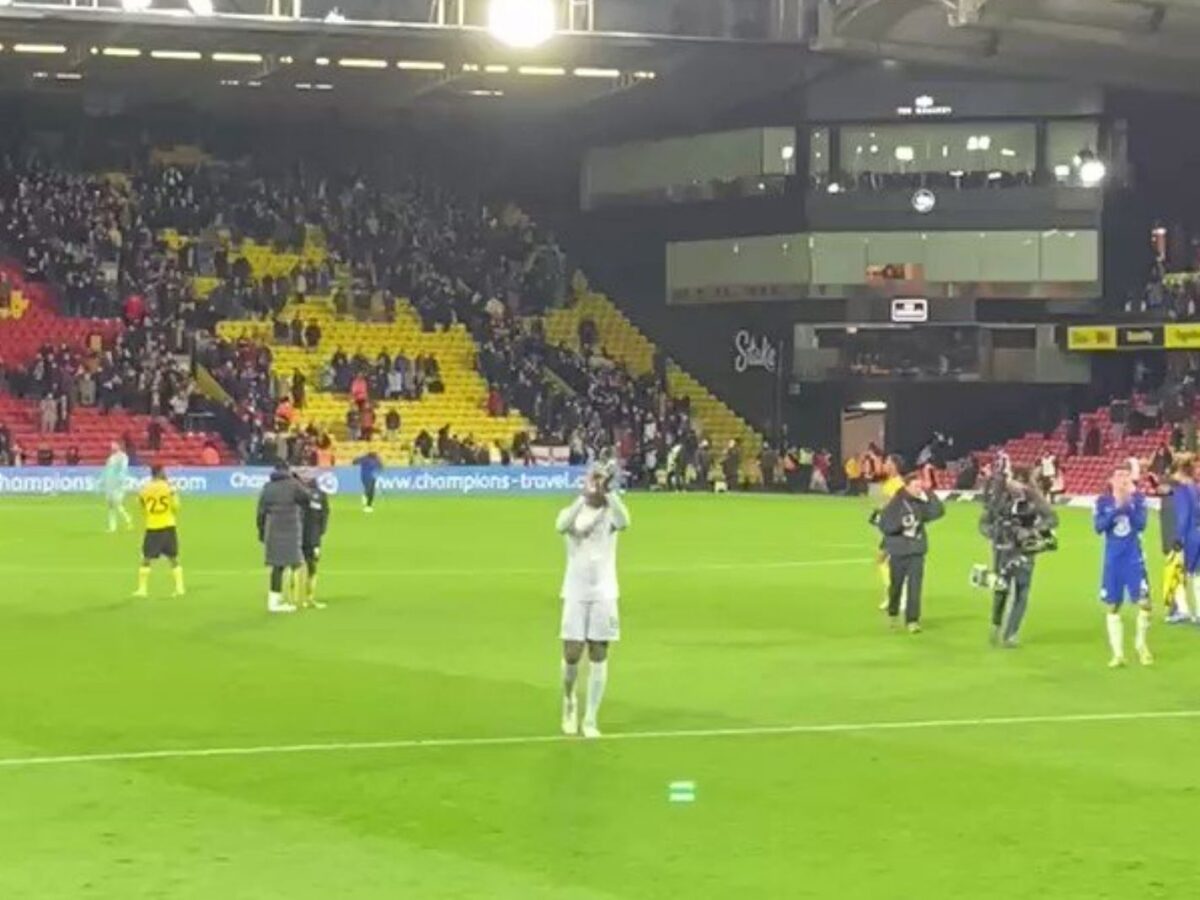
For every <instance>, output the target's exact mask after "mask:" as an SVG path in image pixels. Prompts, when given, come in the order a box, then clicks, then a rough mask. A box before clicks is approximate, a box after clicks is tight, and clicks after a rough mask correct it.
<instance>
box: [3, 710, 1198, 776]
mask: <svg viewBox="0 0 1200 900" xmlns="http://www.w3.org/2000/svg"><path fill="white" fill-rule="evenodd" d="M1197 718H1200V709H1178V710H1160V711H1156V712H1116V713H1066V714H1063V715H1051V716H996V717H992V718H979V719H915V720H899V721H893V722H832V723H827V724H810V725H763V726H750V727H746V728H693V729H680V730H678V731H629V732H625V733H621V732H615V733H608V734H605V735H604V736H603V737H601V738H596V739H593V740H591V741H584V740H581V739H579V738H574V737H566V736H564V735H559V734H543V735H518V736H510V737H479V738H410V739H406V740H395V741H344V742H338V743H327V744H279V745H266V746H259V747H207V748H198V749H186V748H184V749H165V750H134V751H130V752H124V753H121V752H118V753H78V754H71V755H61V756H11V757H0V768H8V769H16V768H29V767H34V766H53V765H70V764H73V763H104V762H138V761H145V760H160V759H162V760H166V759H206V758H213V757H235V756H272V755H284V754H290V753H338V752H353V751H361V750H421V749H437V748H464V747H513V746H517V747H519V746H532V745H535V744H565V743H568V742H570V743H612V742H614V741H649V740H672V739H674V740H678V739H682V738H734V737H779V736H786V735H808V734H848V733H861V732H871V731H919V730H927V729H939V728H987V727H997V726H1005V725H1009V726H1020V725H1068V724H1088V723H1106V722H1136V721H1146V720H1166V719H1197Z"/></svg>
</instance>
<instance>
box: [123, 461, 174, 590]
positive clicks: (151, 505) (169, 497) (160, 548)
mask: <svg viewBox="0 0 1200 900" xmlns="http://www.w3.org/2000/svg"><path fill="white" fill-rule="evenodd" d="M138 503H139V505H140V506H141V507H142V518H143V521H144V522H145V524H146V536H145V537H144V538H143V539H142V565H141V567H140V568H139V569H138V586H137V590H136V591H134V593H133V596H135V597H145V596H146V595H147V589H148V588H149V586H150V563H151V562H152V561H154V560H156V559H158V558H159V557H160V556H163V557H166V559H167V562H169V563H170V564H171V575H172V577H173V578H174V579H175V592H174V594H173V595H172V596H175V597H182V596H183V568H182V567H181V566H180V565H179V535H178V534H177V533H176V531H175V524H176V521H175V519H176V514H177V513H178V512H179V495H178V494H177V493H175V489H174V488H173V487H171V484H170V482H168V481H167V473H166V472H165V471H164V470H163V467H162V466H152V467H151V468H150V480H149V481H148V482H146V485H145V487H143V488H142V489H141V491H140V492H139V493H138Z"/></svg>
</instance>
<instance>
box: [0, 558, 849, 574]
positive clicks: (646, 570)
mask: <svg viewBox="0 0 1200 900" xmlns="http://www.w3.org/2000/svg"><path fill="white" fill-rule="evenodd" d="M866 562H871V558H870V557H867V556H856V557H842V558H838V559H791V560H774V561H766V562H728V563H694V564H690V565H679V566H622V567H621V572H623V573H627V574H629V575H654V574H660V573H661V574H673V573H677V572H723V571H743V570H747V569H804V568H809V567H817V566H846V565H850V564H852V563H866ZM185 568H186V571H187V573H188V574H189V575H261V574H262V573H263V571H264V569H263V568H255V569H202V568H192V567H191V566H185ZM70 571H71V572H72V573H76V574H84V575H128V574H129V573H130V572H131V571H133V569H131V568H130V567H129V566H123V567H120V568H117V567H106V568H82V567H75V566H72V567H71V570H70ZM561 572H562V566H561V565H560V566H554V567H549V566H547V567H545V568H479V569H337V568H332V567H331V568H327V569H322V570H321V574H322V576H327V575H353V576H354V577H356V578H357V577H364V576H379V577H393V576H396V575H415V576H418V577H419V576H439V577H444V576H458V575H552V574H561ZM7 573H11V574H14V575H56V576H60V577H61V575H62V573H63V569H62V567H57V568H51V567H39V566H0V574H7Z"/></svg>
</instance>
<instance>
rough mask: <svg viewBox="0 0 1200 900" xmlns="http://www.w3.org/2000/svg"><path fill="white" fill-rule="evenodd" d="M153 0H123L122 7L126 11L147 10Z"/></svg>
mask: <svg viewBox="0 0 1200 900" xmlns="http://www.w3.org/2000/svg"><path fill="white" fill-rule="evenodd" d="M151 2H153V0H121V9H123V10H125V12H145V11H146V10H148V9H149V8H150V4H151Z"/></svg>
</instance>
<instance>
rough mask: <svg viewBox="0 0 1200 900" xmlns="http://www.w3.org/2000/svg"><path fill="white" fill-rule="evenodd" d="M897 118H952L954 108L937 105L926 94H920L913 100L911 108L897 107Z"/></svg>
mask: <svg viewBox="0 0 1200 900" xmlns="http://www.w3.org/2000/svg"><path fill="white" fill-rule="evenodd" d="M896 115H898V116H952V115H954V107H953V106H946V105H943V104H940V103H938V102H937V101H936V100H934V99H933V98H932V97H931V96H929V95H928V94H922V95H921V96H920V97H917V98H916V99H914V100H913V102H912V105H911V106H897V107H896Z"/></svg>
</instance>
